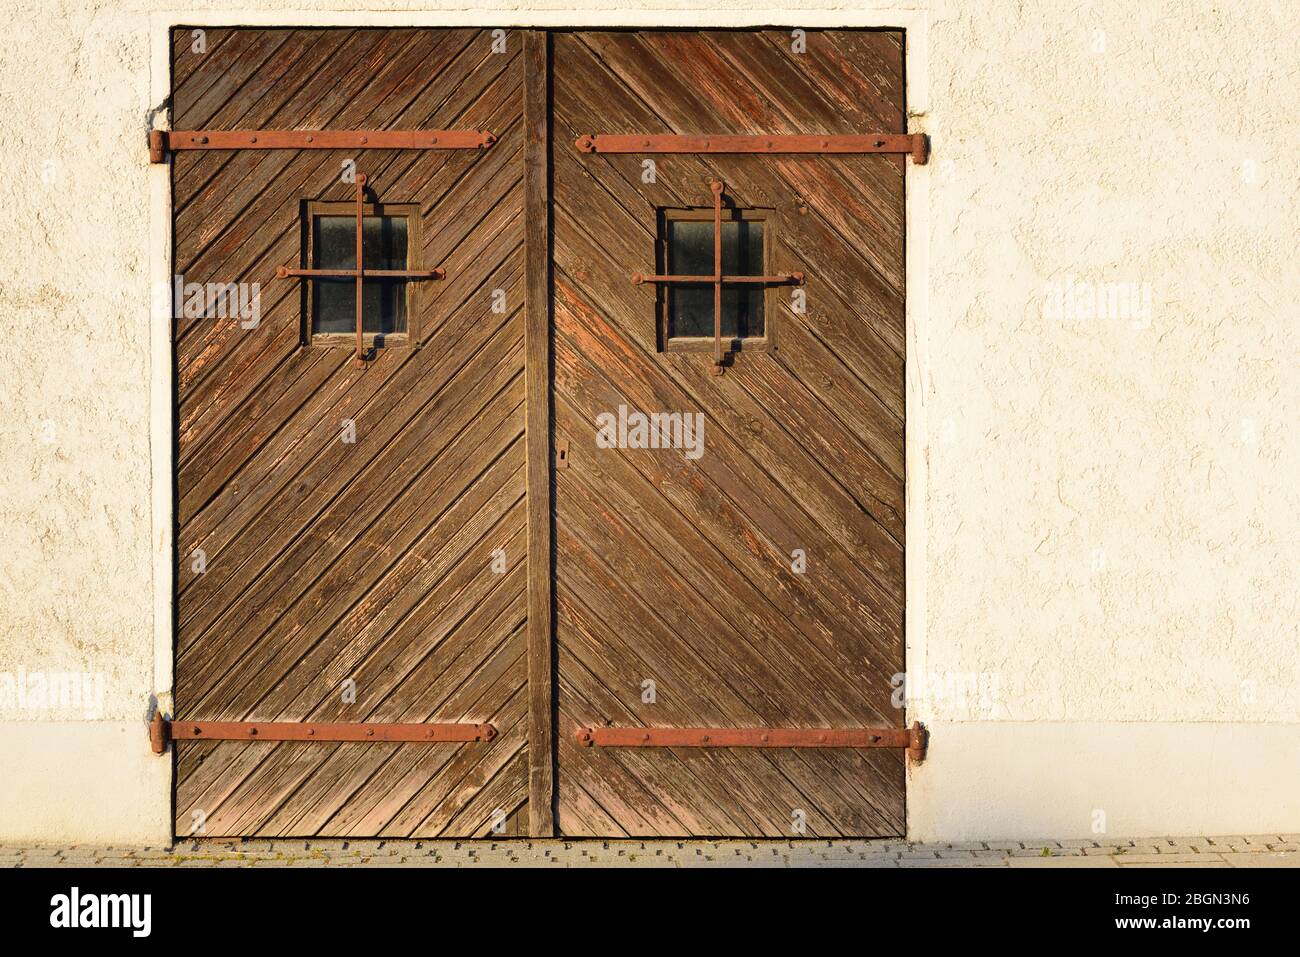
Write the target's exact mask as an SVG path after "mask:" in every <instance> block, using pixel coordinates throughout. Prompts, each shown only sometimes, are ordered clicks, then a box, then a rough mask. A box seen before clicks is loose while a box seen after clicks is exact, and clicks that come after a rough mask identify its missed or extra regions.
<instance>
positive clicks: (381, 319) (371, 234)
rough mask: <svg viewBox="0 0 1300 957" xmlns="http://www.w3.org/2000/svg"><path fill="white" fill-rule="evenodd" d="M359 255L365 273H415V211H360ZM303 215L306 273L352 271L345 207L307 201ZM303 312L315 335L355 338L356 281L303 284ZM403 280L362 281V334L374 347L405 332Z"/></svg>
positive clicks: (352, 238)
mask: <svg viewBox="0 0 1300 957" xmlns="http://www.w3.org/2000/svg"><path fill="white" fill-rule="evenodd" d="M363 209H364V218H363V227H362V257H363V262H364V265H365V268H366V269H415V268H418V267H417V266H415V265H414V263H413V261H412V260H413V259H414V258H415V257H414V256H413V255H412V254H413V253H414V252H416V251H417V250H418V248H419V247H418V244H417V243H418V237H417V236H416V235H415V233H416V227H417V226H418V224H419V209H418V207H414V206H412V207H394V206H392V205H391V204H390V205H387V206H383V205H381V206H378V207H376V206H374V205H367V206H365V207H363ZM308 217H309V223H308V228H309V234H308V235H309V238H308V243H309V256H308V259H309V262H310V268H312V269H355V268H356V265H357V217H356V207H355V205H353V204H351V203H312V204H310V205H309V208H308ZM307 285H308V293H307V298H308V314H309V315H310V317H311V335H312V337H313V338H315V337H318V336H320V337H333V336H340V337H342V338H345V339H349V341H350V337H354V336H355V335H356V323H357V318H356V316H357V314H356V301H357V293H356V280H355V279H351V278H346V277H343V278H337V279H334V278H320V279H315V280H313V281H312V282H310V283H308V284H307ZM414 285H415V284H413V283H411V282H409V281H408V280H406V279H393V278H372V279H366V280H365V282H364V283H363V285H362V289H361V307H362V309H361V317H362V332H363V333H364V335H365V337H366V338H367V339H368V340H370V341H371V342H372V343H373V344H374V345H376V346H380V345H383V344H384V339H385V338H387V337H391V336H396V337H398V338H403V337H405V336H406V334H407V324H408V315H409V313H410V310H411V302H410V300H411V296H412V287H413V286H414Z"/></svg>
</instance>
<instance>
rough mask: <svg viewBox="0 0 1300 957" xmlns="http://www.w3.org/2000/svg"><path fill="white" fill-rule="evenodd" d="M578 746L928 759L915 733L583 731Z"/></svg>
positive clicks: (925, 739) (923, 739)
mask: <svg viewBox="0 0 1300 957" xmlns="http://www.w3.org/2000/svg"><path fill="white" fill-rule="evenodd" d="M578 742H579V743H580V744H582V745H583V746H584V747H588V748H590V747H598V748H906V749H907V753H908V754H909V755H910V756H911V757H912V758H914V759H916V760H918V761H919V760H921V759H923V758H924V757H925V751H926V748H927V746H928V744H929V732H928V731H926V729H925V728H924V727H922V725H921V724H920V723H919V722H913V723H912V726H911V727H910V728H579V729H578Z"/></svg>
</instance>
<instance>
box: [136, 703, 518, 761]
mask: <svg viewBox="0 0 1300 957" xmlns="http://www.w3.org/2000/svg"><path fill="white" fill-rule="evenodd" d="M496 736H497V730H496V728H494V727H493V726H492V725H490V724H368V723H347V724H337V723H324V722H316V721H289V722H277V721H176V720H170V721H169V720H167V719H165V718H163V716H162V715H161V714H159V713H155V714H154V717H153V720H152V721H151V722H150V723H149V741H150V743H151V744H152V746H153V750H154V753H155V754H162V753H163V751H165V750H166V748H167V742H168V740H174V741H175V740H185V741H389V742H393V741H400V742H416V743H428V742H442V741H491V740H492V739H494V738H495V737H496Z"/></svg>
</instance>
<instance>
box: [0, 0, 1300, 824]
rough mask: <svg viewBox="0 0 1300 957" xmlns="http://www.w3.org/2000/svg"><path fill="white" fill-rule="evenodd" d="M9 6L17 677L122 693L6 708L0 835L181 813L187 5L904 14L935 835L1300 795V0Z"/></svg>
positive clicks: (611, 17)
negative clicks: (175, 76) (172, 338)
mask: <svg viewBox="0 0 1300 957" xmlns="http://www.w3.org/2000/svg"><path fill="white" fill-rule="evenodd" d="M0 9H3V11H4V13H5V15H6V18H7V20H8V21H9V22H10V23H11V27H10V29H9V30H8V31H7V32H8V38H7V40H8V42H6V43H4V44H0V157H3V159H4V164H3V165H4V170H5V174H6V175H5V176H3V177H2V178H0V208H2V209H3V210H4V219H5V224H6V228H5V230H4V231H3V233H2V234H0V320H2V321H3V325H4V328H5V329H6V330H7V331H8V332H9V336H8V347H7V348H5V349H3V350H0V462H3V468H0V601H3V607H4V609H5V614H4V615H2V616H0V676H3V675H5V674H10V675H17V674H20V673H23V672H27V673H30V672H61V673H74V674H77V675H85V676H88V680H89V681H90V686H91V687H101V688H102V689H103V691H102V696H100V697H99V698H97V701H96V706H95V707H93V708H86V707H84V702H83V703H82V705H83V706H82V707H79V708H77V709H73V710H72V711H68V710H67V709H63V710H58V709H46V710H39V709H37V710H33V709H30V708H28V709H22V708H14V707H8V708H6V709H4V710H0V760H3V761H4V763H5V771H6V773H5V775H4V780H3V781H0V838H4V837H20V838H31V837H40V836H49V837H51V839H60V840H62V839H84V840H96V839H98V840H105V841H107V840H133V839H137V838H138V837H139V836H140V835H141V834H144V833H153V834H157V835H161V836H165V835H166V833H167V831H168V829H169V825H168V822H167V810H166V806H167V789H168V787H169V783H168V777H167V774H166V772H165V770H164V771H159V770H158V768H159V767H160V766H161V767H165V762H163V761H161V760H158V759H153V758H152V757H151V756H147V743H146V739H145V734H144V726H143V722H144V718H145V715H146V714H147V712H148V709H149V706H150V700H151V696H154V695H158V696H161V697H162V698H163V700H164V702H165V701H166V697H167V693H168V691H169V687H170V652H169V644H168V643H169V637H168V636H169V634H170V620H169V616H170V605H169V597H168V596H169V594H170V582H169V580H168V578H167V574H168V572H167V562H166V556H167V554H168V549H169V547H170V544H169V539H168V536H169V534H170V531H169V518H168V508H169V501H170V494H171V493H170V488H169V486H168V482H169V465H168V462H167V458H166V456H167V454H168V449H167V439H166V436H167V435H168V429H169V427H170V426H169V418H168V415H169V413H168V411H167V410H168V407H169V406H168V403H169V396H168V394H167V382H168V379H167V374H168V373H167V368H166V358H167V354H168V353H167V344H166V343H167V339H166V335H167V334H166V329H165V326H163V325H162V324H160V323H159V322H156V321H154V320H152V319H151V315H150V286H151V283H152V282H153V281H154V280H155V279H156V278H159V276H165V275H166V268H167V267H166V259H165V256H166V207H165V183H166V174H165V171H164V170H163V169H161V168H153V169H151V168H150V167H149V166H148V165H147V162H146V160H147V157H146V154H145V151H144V149H143V142H144V136H145V131H146V130H147V129H148V128H149V126H150V125H151V123H152V122H153V114H154V113H155V112H156V111H157V110H158V109H159V107H160V106H161V105H162V100H163V95H164V93H165V90H166V88H167V78H166V76H165V73H163V72H162V71H160V70H159V69H158V67H159V66H160V65H161V64H164V63H165V59H163V58H160V57H159V51H160V50H161V49H163V47H162V40H163V38H164V37H165V32H166V27H167V25H168V24H169V23H171V22H187V23H200V22H206V23H212V24H219V23H226V24H229V23H249V24H252V23H268V24H270V23H277V24H307V23H318V24H322V25H325V24H333V23H351V24H357V23H373V24H379V25H403V24H427V25H440V24H441V25H448V24H479V25H507V26H509V25H529V24H535V25H566V24H572V25H586V24H611V25H613V24H645V25H674V26H684V25H691V24H695V25H737V26H740V25H756V24H781V25H791V26H807V27H813V26H831V25H845V26H869V25H882V26H901V27H904V28H906V29H907V30H908V45H909V46H908V69H909V98H910V103H911V107H912V110H913V114H914V115H913V117H912V125H913V129H921V130H926V131H928V132H930V133H931V135H932V137H933V141H934V152H933V159H932V162H931V165H930V166H928V167H924V168H913V169H911V170H910V171H909V190H910V194H909V253H908V255H909V270H910V289H909V304H908V315H909V346H910V355H909V405H908V445H909V449H908V456H909V499H910V501H909V514H908V529H909V530H908V535H909V554H908V566H909V567H908V582H909V585H908V587H909V596H908V669H909V673H910V684H911V687H910V688H909V692H910V694H911V695H912V698H913V700H912V708H911V712H912V714H913V715H914V716H916V717H919V718H921V719H922V720H925V721H927V722H928V723H930V724H931V726H932V727H933V728H934V731H935V742H936V744H935V747H934V750H933V753H932V755H931V758H930V760H929V761H927V762H926V764H924V765H922V766H921V767H920V768H918V769H916V770H915V771H914V772H913V774H912V778H911V784H910V787H909V812H910V815H911V820H912V828H913V831H914V833H915V834H916V835H917V836H923V837H930V838H935V837H945V836H959V835H960V836H967V837H968V836H973V835H982V836H1001V835H1009V834H1018V833H1025V828H1027V827H1028V828H1031V829H1037V830H1038V831H1039V832H1040V833H1043V832H1044V831H1053V832H1055V833H1058V834H1064V833H1066V832H1071V833H1079V834H1083V833H1089V832H1090V830H1091V829H1092V828H1093V827H1094V825H1093V823H1092V822H1093V821H1094V819H1095V815H1094V814H1093V812H1094V811H1095V810H1096V809H1098V808H1099V807H1101V806H1102V805H1107V806H1110V807H1112V808H1118V807H1120V806H1123V807H1124V808H1125V810H1123V811H1119V812H1116V813H1112V814H1111V815H1110V817H1111V820H1112V825H1111V830H1112V833H1118V830H1117V828H1121V827H1122V828H1123V829H1124V830H1125V832H1126V833H1139V832H1146V833H1152V832H1155V831H1165V832H1195V831H1200V832H1204V831H1212V830H1220V831H1223V830H1244V829H1250V830H1260V829H1265V828H1278V829H1283V827H1284V826H1285V827H1286V828H1287V829H1290V830H1300V809H1298V808H1297V807H1296V805H1295V803H1294V798H1292V799H1291V801H1290V803H1288V801H1287V799H1286V796H1287V795H1294V794H1296V793H1298V792H1300V730H1298V729H1300V690H1298V689H1300V626H1298V625H1297V622H1298V621H1300V614H1298V613H1297V612H1298V609H1297V598H1296V595H1297V587H1296V569H1297V567H1298V566H1300V546H1298V545H1297V539H1298V537H1300V536H1298V533H1300V483H1298V482H1297V481H1296V475H1297V471H1298V470H1300V456H1298V452H1300V442H1298V441H1297V437H1296V431H1295V424H1296V421H1297V415H1298V413H1300V401H1298V396H1297V392H1298V391H1300V386H1298V384H1297V383H1298V382H1300V376H1297V370H1296V366H1297V357H1298V356H1300V348H1298V347H1300V333H1298V332H1297V328H1298V326H1297V321H1296V320H1297V315H1296V314H1297V307H1296V305H1295V300H1296V295H1297V291H1298V290H1300V283H1298V282H1297V280H1298V278H1300V276H1298V270H1297V255H1296V251H1295V246H1296V242H1297V236H1298V235H1300V188H1298V183H1300V178H1298V177H1297V174H1296V172H1295V162H1294V153H1295V148H1296V145H1297V143H1300V117H1298V114H1297V110H1296V108H1295V104H1296V103H1298V102H1300V40H1298V39H1297V37H1300V9H1298V8H1297V7H1296V6H1295V5H1294V4H1293V3H1290V2H1282V0H1278V2H1266V0H1258V2H1249V3H1241V4H1223V3H1216V2H1211V0H1185V2H1167V3H1158V2H1147V3H1141V4H1132V3H1122V2H1098V3H1076V2H1040V3H1034V2H1023V3H1014V2H1010V0H1005V2H985V3H970V4H957V3H946V2H940V0H930V2H925V0H912V2H905V3H896V4H895V3H887V2H879V3H877V4H874V5H873V6H872V7H866V6H864V5H855V4H851V3H835V2H826V3H823V4H820V5H819V6H818V7H816V8H803V7H801V8H799V9H794V8H793V6H792V5H789V4H787V5H782V4H780V3H764V2H761V0H743V2H741V0H711V2H705V0H684V2H679V3H658V4H656V5H655V8H654V9H650V10H647V9H646V8H645V7H644V6H642V5H640V4H634V3H631V2H593V0H579V2H576V3H575V4H574V6H573V7H572V8H570V7H566V6H562V5H560V4H552V3H545V2H519V3H514V4H510V3H507V4H500V5H497V4H485V5H475V6H472V7H471V6H468V5H464V4H459V3H436V2H424V3H394V2H383V0H351V2H348V3H341V2H338V0H327V2H319V3H307V2H301V0H300V2H299V4H298V9H297V10H294V11H289V10H285V9H283V7H282V5H280V4H276V3H272V2H270V0H260V2H254V0H244V2H241V3H221V2H208V3H203V2H199V0H189V2H187V3H185V4H176V5H172V4H166V3H151V2H120V3H111V2H103V0H100V2H96V0H69V2H64V3H43V4H41V5H39V6H37V7H35V8H33V7H32V6H30V5H27V4H17V3H13V2H10V0H6V2H4V3H3V4H2V5H0ZM169 11H173V12H169ZM160 91H162V92H160ZM164 119H165V117H164ZM160 122H161V121H160ZM1098 296H1100V299H1101V302H1102V305H1103V308H1102V309H1101V310H1100V311H1098V310H1097V309H1096V308H1095V302H1096V299H1097V297H1098ZM96 682H98V683H99V684H98V685H96V684H95V683H96ZM51 722H56V723H51ZM37 725H39V726H41V730H39V731H36V730H34V729H35V726H37ZM1251 727H1255V728H1261V727H1262V728H1267V732H1266V733H1261V734H1250V733H1244V732H1243V730H1242V729H1249V728H1251ZM133 728H134V729H138V732H139V733H138V734H134V733H131V729H133ZM945 732H947V733H948V737H947V740H948V741H949V742H952V743H953V745H955V744H956V743H957V742H962V743H963V747H962V748H960V749H957V748H956V747H948V748H945V747H944V746H943V742H944V740H945V737H944V735H945ZM34 735H39V740H40V741H41V743H42V747H41V748H39V749H38V748H35V747H33V745H32V743H31V742H32V740H33V736H34ZM1139 740H1140V741H1143V742H1147V743H1150V742H1157V743H1158V744H1159V747H1160V749H1161V756H1162V760H1163V761H1164V762H1165V764H1166V765H1168V766H1169V767H1184V768H1190V767H1193V766H1195V763H1196V762H1198V761H1200V762H1204V761H1205V760H1206V756H1207V754H1211V753H1215V754H1223V753H1225V752H1224V751H1223V749H1224V747H1225V745H1224V744H1223V742H1224V741H1231V742H1233V743H1232V745H1231V747H1230V748H1228V751H1227V753H1229V754H1230V755H1231V761H1230V762H1229V764H1230V765H1231V768H1232V773H1231V774H1227V773H1223V774H1219V773H1215V772H1214V771H1213V768H1211V770H1210V771H1206V772H1205V773H1200V774H1197V773H1190V772H1189V773H1188V774H1184V775H1182V776H1178V775H1164V776H1163V777H1162V776H1154V775H1150V774H1143V773H1141V772H1140V770H1139V769H1137V768H1135V767H1134V766H1132V765H1131V764H1130V763H1129V762H1127V761H1124V760H1118V759H1116V760H1108V759H1107V755H1108V754H1113V753H1115V750H1116V749H1122V748H1125V747H1129V746H1132V745H1133V743H1134V742H1136V741H1139ZM1085 742H1087V746H1086V747H1085V745H1084V743H1085ZM1098 742H1100V743H1098ZM1107 744H1110V745H1113V746H1114V747H1113V748H1112V749H1110V750H1108V749H1107ZM1090 748H1091V750H1089V749H1090ZM1216 749H1217V750H1216ZM51 751H52V752H53V753H54V754H55V755H56V756H57V760H51V759H50V755H49V752H51ZM1062 756H1067V757H1074V758H1077V760H1074V761H1071V765H1070V767H1069V768H1068V769H1067V770H1065V771H1062V772H1061V773H1062V774H1068V775H1071V777H1069V778H1068V780H1069V781H1070V782H1072V783H1070V784H1068V785H1067V788H1068V789H1069V790H1070V792H1071V795H1072V797H1071V798H1070V800H1068V801H1067V800H1058V798H1059V797H1060V795H1061V793H1062V792H1061V789H1060V786H1058V785H1057V784H1053V783H1051V782H1052V781H1056V780H1057V777H1055V776H1048V775H1047V774H1046V771H1045V768H1046V766H1047V764H1048V763H1049V762H1050V761H1051V760H1052V759H1056V760H1058V761H1059V760H1061V759H1062ZM150 761H153V762H154V763H153V764H149V762H150ZM1216 766H1226V765H1222V762H1221V763H1220V765H1216ZM73 769H75V772H76V773H75V774H73ZM1000 770H1001V771H1002V773H999V771H1000ZM96 782H102V783H101V784H99V785H97V784H96ZM1036 782H1037V783H1036ZM91 802H93V803H94V805H95V808H94V810H93V812H90V811H87V810H86V806H87V805H88V803H91ZM1053 808H1055V809H1056V810H1052V809H1053ZM1081 809H1082V810H1081ZM1116 820H1120V821H1125V822H1132V823H1131V824H1127V825H1120V824H1114V823H1113V822H1114V821H1116ZM1251 821H1258V822H1260V824H1259V827H1257V828H1256V827H1247V825H1248V824H1249V822H1251ZM1135 829H1136V830H1135Z"/></svg>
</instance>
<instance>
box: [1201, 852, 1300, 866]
mask: <svg viewBox="0 0 1300 957" xmlns="http://www.w3.org/2000/svg"><path fill="white" fill-rule="evenodd" d="M1220 857H1222V858H1223V860H1224V861H1225V862H1227V863H1228V864H1230V865H1232V866H1233V867H1300V854H1296V853H1280V854H1273V853H1269V852H1267V851H1266V852H1264V853H1262V854H1261V853H1259V852H1247V853H1244V854H1238V853H1227V854H1221V855H1220Z"/></svg>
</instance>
